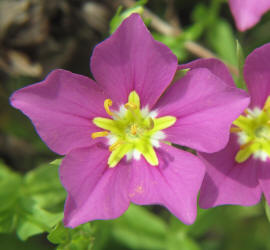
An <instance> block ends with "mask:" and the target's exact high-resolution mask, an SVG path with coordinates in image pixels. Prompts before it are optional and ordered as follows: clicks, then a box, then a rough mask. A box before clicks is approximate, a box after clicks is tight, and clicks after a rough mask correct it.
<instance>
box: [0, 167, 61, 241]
mask: <svg viewBox="0 0 270 250" xmlns="http://www.w3.org/2000/svg"><path fill="white" fill-rule="evenodd" d="M57 163H59V162H54V163H53V164H51V165H43V166H41V167H39V168H36V169H34V170H32V171H30V172H29V173H28V174H27V175H26V176H24V177H22V176H20V175H19V174H17V173H15V172H13V171H11V170H10V169H8V168H7V166H5V165H4V164H3V163H1V164H0V200H1V204H2V205H1V207H0V232H5V233H8V232H12V231H16V232H17V235H18V237H19V238H20V239H22V240H26V239H28V238H29V237H30V236H32V235H35V234H40V233H42V232H48V231H50V230H51V228H52V227H53V226H54V225H55V224H56V223H58V222H59V221H61V220H62V217H63V213H62V211H61V212H51V211H49V210H47V208H51V209H52V208H53V207H55V206H56V205H58V204H59V203H63V200H64V197H65V192H64V191H63V188H62V187H61V184H60V182H59V178H58V174H57V169H58V168H57V165H58V164H57ZM53 194H54V196H55V197H54V198H52V196H53Z"/></svg>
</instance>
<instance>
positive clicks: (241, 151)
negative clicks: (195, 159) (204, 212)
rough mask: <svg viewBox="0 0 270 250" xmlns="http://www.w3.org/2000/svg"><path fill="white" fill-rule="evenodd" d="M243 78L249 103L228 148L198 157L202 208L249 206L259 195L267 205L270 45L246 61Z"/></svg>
mask: <svg viewBox="0 0 270 250" xmlns="http://www.w3.org/2000/svg"><path fill="white" fill-rule="evenodd" d="M244 78H245V81H246V83H247V87H248V91H249V93H250V95H251V103H250V106H249V108H248V109H246V111H245V113H244V114H242V115H241V116H240V117H239V118H238V119H236V120H235V121H234V122H233V124H234V125H233V126H232V128H231V132H232V134H231V137H230V141H229V144H228V145H227V147H226V148H225V149H223V150H222V151H220V152H218V153H214V154H206V153H200V157H201V159H202V160H203V161H204V163H205V165H206V168H207V174H206V177H205V179H204V181H203V184H202V188H201V195H200V200H199V204H200V206H201V207H202V208H209V207H213V206H218V205H222V204H238V205H243V206H250V205H254V204H256V203H258V202H259V201H260V198H261V195H262V193H264V195H265V197H266V199H267V201H268V203H269V204H270V43H268V44H266V45H264V46H262V47H260V48H258V49H256V50H255V51H253V52H252V53H251V54H250V55H249V56H248V57H247V59H246V62H245V66H244Z"/></svg>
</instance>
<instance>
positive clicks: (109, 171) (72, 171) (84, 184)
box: [60, 144, 130, 227]
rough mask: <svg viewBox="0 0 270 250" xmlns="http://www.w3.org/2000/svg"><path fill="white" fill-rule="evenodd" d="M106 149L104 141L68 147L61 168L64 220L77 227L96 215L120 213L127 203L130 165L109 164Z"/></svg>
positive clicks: (107, 215) (104, 217)
mask: <svg viewBox="0 0 270 250" xmlns="http://www.w3.org/2000/svg"><path fill="white" fill-rule="evenodd" d="M109 154H110V152H109V150H108V149H107V148H106V147H104V145H103V144H96V145H94V146H92V147H90V148H80V149H76V150H74V151H71V152H70V153H69V154H68V155H67V156H66V157H65V158H64V160H63V162H62V164H61V168H60V178H61V181H62V184H63V185H64V187H65V188H66V190H67V192H68V199H67V200H66V204H65V213H64V223H65V225H66V226H68V227H76V226H78V225H80V224H82V223H85V222H88V221H91V220H97V219H114V218H117V217H119V216H120V215H121V214H122V213H124V211H125V210H126V209H127V208H128V206H129V199H128V195H127V194H128V185H129V183H130V173H129V172H130V168H129V167H128V166H127V165H126V164H125V163H123V164H118V165H117V166H116V167H115V168H109V167H108V164H107V159H108V157H109Z"/></svg>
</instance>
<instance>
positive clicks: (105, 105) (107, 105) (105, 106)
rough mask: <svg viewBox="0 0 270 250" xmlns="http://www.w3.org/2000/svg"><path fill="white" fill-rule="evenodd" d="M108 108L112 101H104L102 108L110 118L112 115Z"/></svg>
mask: <svg viewBox="0 0 270 250" xmlns="http://www.w3.org/2000/svg"><path fill="white" fill-rule="evenodd" d="M110 106H112V100H111V99H106V100H105V101H104V108H105V110H106V112H107V114H108V115H110V116H112V115H113V113H112V112H111V110H110Z"/></svg>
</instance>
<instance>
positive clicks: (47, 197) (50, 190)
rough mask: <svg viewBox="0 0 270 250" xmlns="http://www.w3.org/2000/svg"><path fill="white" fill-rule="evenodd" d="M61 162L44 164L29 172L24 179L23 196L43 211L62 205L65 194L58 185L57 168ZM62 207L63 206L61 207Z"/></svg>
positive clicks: (59, 184)
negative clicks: (29, 197) (31, 200)
mask: <svg viewBox="0 0 270 250" xmlns="http://www.w3.org/2000/svg"><path fill="white" fill-rule="evenodd" d="M60 163H61V160H56V161H54V162H52V163H50V164H44V165H42V166H40V167H38V168H36V169H34V170H32V171H30V172H28V174H27V175H26V176H25V178H24V185H25V195H27V196H31V198H32V199H33V200H34V201H36V202H37V204H38V205H39V206H40V207H42V208H45V209H53V208H55V207H56V206H57V205H59V204H61V205H63V202H64V200H65V197H66V192H65V189H64V188H63V186H62V185H61V183H60V179H59V173H58V166H59V165H60ZM61 207H63V206H61Z"/></svg>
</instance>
